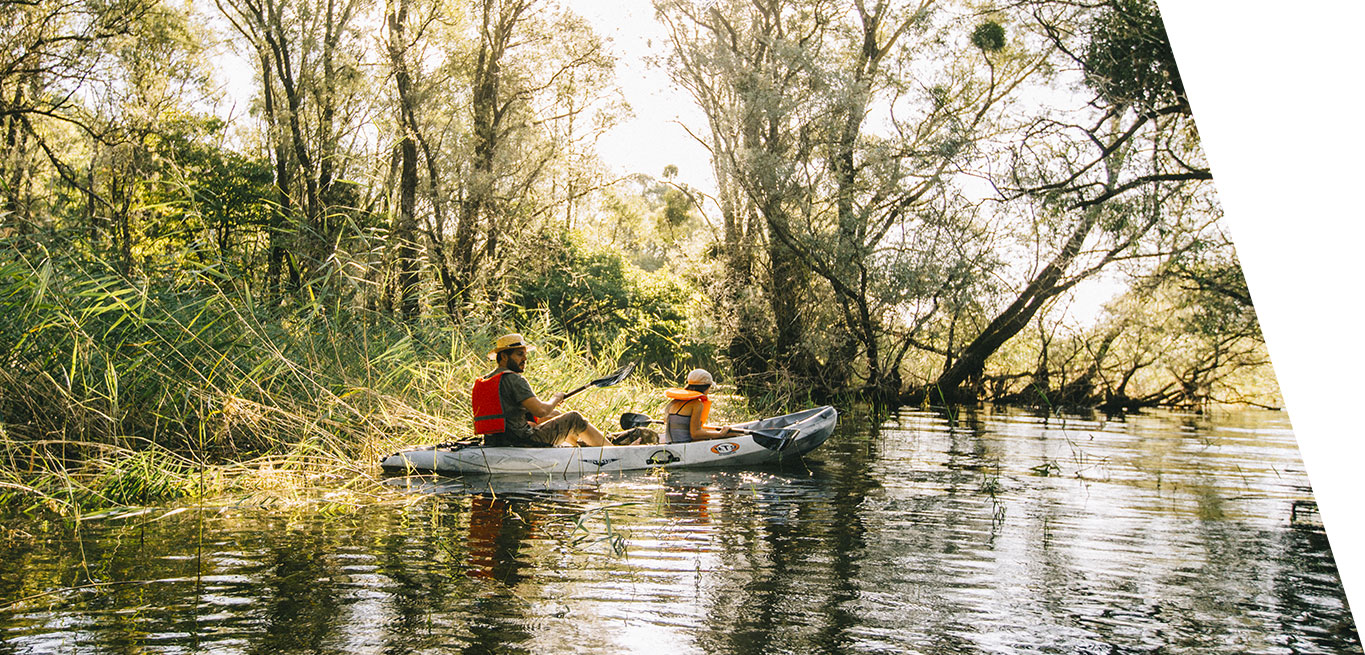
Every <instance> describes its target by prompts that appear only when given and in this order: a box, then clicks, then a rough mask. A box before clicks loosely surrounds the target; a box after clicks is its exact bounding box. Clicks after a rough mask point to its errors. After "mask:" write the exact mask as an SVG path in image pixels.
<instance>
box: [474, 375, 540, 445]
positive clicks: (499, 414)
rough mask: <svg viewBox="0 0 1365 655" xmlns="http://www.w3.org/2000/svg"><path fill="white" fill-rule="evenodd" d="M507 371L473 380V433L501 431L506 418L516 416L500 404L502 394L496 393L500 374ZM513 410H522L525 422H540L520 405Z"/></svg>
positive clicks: (505, 424)
mask: <svg viewBox="0 0 1365 655" xmlns="http://www.w3.org/2000/svg"><path fill="white" fill-rule="evenodd" d="M504 373H507V371H500V372H498V373H495V374H494V375H493V376H492V377H487V378H479V379H478V380H475V381H474V393H473V396H474V402H473V404H474V434H476V435H479V434H494V433H497V432H503V431H504V430H506V429H507V422H506V421H507V418H508V417H509V416H513V417H515V416H517V414H515V413H513V414H510V415H509V414H507V413H506V411H505V410H504V408H503V406H502V395H501V394H499V393H498V389H499V383H500V382H501V381H502V376H503V374H504ZM512 411H513V412H523V413H524V414H525V416H526V422H527V423H532V424H535V423H540V418H539V417H537V416H533V415H532V414H531V413H530V412H528V411H526V410H525V409H523V408H521V407H516V408H514V409H513V410H512Z"/></svg>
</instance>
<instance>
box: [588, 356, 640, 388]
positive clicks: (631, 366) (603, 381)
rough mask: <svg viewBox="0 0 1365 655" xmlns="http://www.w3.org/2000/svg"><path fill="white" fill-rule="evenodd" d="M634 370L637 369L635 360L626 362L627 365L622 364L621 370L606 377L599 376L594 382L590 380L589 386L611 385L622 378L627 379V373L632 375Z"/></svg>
mask: <svg viewBox="0 0 1365 655" xmlns="http://www.w3.org/2000/svg"><path fill="white" fill-rule="evenodd" d="M633 370H635V362H630V363H628V364H626V365H625V366H622V367H621V369H620V370H618V371H616V372H615V373H612V374H611V375H608V376H607V377H604V378H597V379H596V380H593V381H592V382H589V383H588V386H590V387H610V386H611V385H613V384H616V383H618V382H620V381H621V380H624V379H626V376H627V375H630V372H631V371H633Z"/></svg>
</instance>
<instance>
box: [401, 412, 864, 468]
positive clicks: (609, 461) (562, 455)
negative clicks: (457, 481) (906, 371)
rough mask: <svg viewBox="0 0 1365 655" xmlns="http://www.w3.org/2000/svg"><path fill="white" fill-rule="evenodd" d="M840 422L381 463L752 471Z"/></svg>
mask: <svg viewBox="0 0 1365 655" xmlns="http://www.w3.org/2000/svg"><path fill="white" fill-rule="evenodd" d="M838 418H839V412H838V411H836V410H835V409H834V408H833V407H828V406H825V407H815V408H812V409H807V410H802V411H799V412H794V413H792V414H785V415H782V416H774V417H772V418H765V419H760V420H757V421H750V422H748V423H737V424H735V426H734V427H737V428H742V429H745V430H748V431H751V433H750V434H732V435H729V436H727V437H725V438H722V439H709V440H706V441H692V442H687V443H669V444H641V445H635V446H613V445H606V446H598V447H588V448H583V447H579V448H568V447H557V448H519V447H511V446H480V445H471V444H439V445H435V446H418V447H413V448H408V449H405V450H401V451H399V452H396V453H394V454H392V455H389V456H388V457H386V458H384V461H382V462H380V466H381V467H383V469H384V470H385V471H388V472H401V473H445V474H451V475H463V474H468V473H476V474H494V473H561V474H569V473H572V474H590V473H596V472H599V471H631V470H640V469H652V468H714V467H732V466H752V465H755V464H767V463H770V462H780V461H783V460H788V459H793V458H796V457H800V456H801V455H804V454H806V453H809V452H810V451H812V450H814V449H815V448H817V447H818V446H819V445H820V444H822V443H824V442H825V440H826V439H828V438H829V436H830V434H831V433H833V432H834V425H835V423H836V422H837V421H838ZM753 431H757V433H753Z"/></svg>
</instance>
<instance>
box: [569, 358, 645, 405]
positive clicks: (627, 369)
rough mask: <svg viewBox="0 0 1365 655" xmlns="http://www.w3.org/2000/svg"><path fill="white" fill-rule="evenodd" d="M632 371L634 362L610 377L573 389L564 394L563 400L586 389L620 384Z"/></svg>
mask: <svg viewBox="0 0 1365 655" xmlns="http://www.w3.org/2000/svg"><path fill="white" fill-rule="evenodd" d="M633 370H635V362H630V363H628V364H626V365H625V366H622V367H621V369H620V370H618V371H616V372H615V373H612V374H611V375H608V376H607V377H604V378H597V379H596V380H593V381H592V382H589V383H587V384H585V385H583V386H581V387H579V388H577V389H574V390H573V391H570V392H569V393H566V394H564V397H565V398H568V397H569V396H572V395H574V394H576V393H578V392H580V391H585V390H587V389H589V388H591V387H599V388H600V387H610V386H611V385H613V384H616V383H617V382H620V381H621V380H624V379H626V376H627V375H630V372H631V371H633Z"/></svg>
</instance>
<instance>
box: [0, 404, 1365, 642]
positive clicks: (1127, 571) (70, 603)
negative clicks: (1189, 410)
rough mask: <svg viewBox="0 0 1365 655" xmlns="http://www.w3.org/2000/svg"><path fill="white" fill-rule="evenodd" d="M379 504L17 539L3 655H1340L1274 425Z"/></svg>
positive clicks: (1090, 426) (1306, 497)
mask: <svg viewBox="0 0 1365 655" xmlns="http://www.w3.org/2000/svg"><path fill="white" fill-rule="evenodd" d="M389 484H390V485H391V488H392V495H393V498H394V499H395V500H396V501H399V502H395V503H390V504H384V505H378V506H374V507H368V508H359V509H357V510H355V511H353V512H350V513H345V514H341V515H317V514H312V513H309V512H307V511H294V512H280V511H264V510H246V509H240V510H238V509H228V510H206V511H198V510H192V511H186V512H181V513H177V514H170V515H167V513H166V512H165V511H158V512H153V513H149V514H144V515H142V516H138V517H130V518H126V519H122V520H115V519H106V520H102V521H92V522H89V523H87V524H84V525H82V526H81V529H80V530H79V532H78V533H77V532H73V531H71V530H69V529H62V528H58V527H54V526H48V527H46V528H44V527H43V526H41V525H34V524H31V523H25V522H24V521H23V520H19V519H14V520H8V521H6V528H7V529H6V533H5V534H6V535H7V536H6V537H5V540H4V541H3V542H0V548H2V549H3V553H0V554H3V558H0V626H3V629H4V637H3V640H0V655H5V654H9V653H16V654H17V653H25V654H28V653H70V652H215V653H305V652H306V653H386V654H387V653H418V652H420V653H457V652H459V653H473V652H518V653H520V652H604V651H615V652H621V651H628V652H699V653H700V652H705V653H770V652H811V653H869V652H913V653H935V654H937V653H1010V652H1027V653H1077V652H1096V653H1107V652H1163V653H1242V652H1267V653H1276V652H1283V653H1291V652H1292V653H1329V652H1330V653H1338V652H1360V645H1359V640H1358V637H1357V635H1356V632H1355V628H1354V625H1353V624H1352V623H1351V620H1350V613H1349V610H1348V608H1347V607H1346V603H1345V598H1344V595H1343V594H1342V592H1341V587H1340V582H1339V580H1338V578H1337V575H1336V568H1335V564H1334V562H1333V560H1332V557H1331V553H1330V551H1329V549H1328V545H1327V542H1326V539H1325V536H1324V535H1323V533H1322V531H1321V528H1320V526H1317V525H1315V524H1314V522H1313V521H1312V520H1311V515H1312V512H1311V511H1309V510H1306V509H1305V508H1311V499H1312V496H1311V491H1310V490H1309V487H1308V483H1307V479H1306V477H1305V476H1304V473H1303V470H1302V466H1301V465H1300V462H1299V459H1298V453H1297V449H1296V448H1295V445H1294V441H1293V436H1292V434H1291V432H1290V431H1289V426H1288V424H1287V422H1286V421H1285V419H1284V418H1283V416H1281V415H1278V414H1272V413H1266V412H1249V413H1241V414H1234V415H1227V416H1221V417H1218V418H1217V419H1214V420H1209V419H1205V418H1201V417H1194V416H1180V415H1170V414H1153V415H1142V416H1135V417H1126V418H1118V419H1110V418H1106V417H1102V416H1066V417H1057V416H1046V415H1043V416H1039V415H1034V414H1028V413H1022V412H1016V411H992V410H983V411H978V412H956V411H955V412H920V411H907V412H902V413H901V414H899V415H897V416H894V417H891V418H890V419H889V420H888V421H886V422H885V423H883V424H881V425H867V424H863V425H859V424H858V422H857V421H856V420H852V419H847V420H846V421H845V425H844V426H843V427H842V428H841V431H840V433H838V434H836V435H835V437H834V438H833V439H831V440H830V442H828V443H827V444H826V445H825V446H824V447H822V449H821V450H819V451H816V453H814V454H813V455H811V456H809V457H808V458H807V459H806V461H805V462H802V463H799V464H798V465H797V466H795V467H788V468H786V469H767V470H751V471H715V472H681V471H675V472H667V473H634V474H612V475H600V476H587V477H581V478H562V477H553V476H550V477H540V478H536V477H534V476H524V477H521V478H505V477H492V478H482V479H481V478H460V479H449V478H432V477H415V478H394V479H391V480H390V481H389ZM1291 514H1293V515H1294V516H1295V520H1293V521H1291ZM1301 514H1306V515H1308V516H1309V517H1310V520H1305V519H1301V518H1298V517H1299V516H1300V515H1301ZM25 535H28V536H25Z"/></svg>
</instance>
